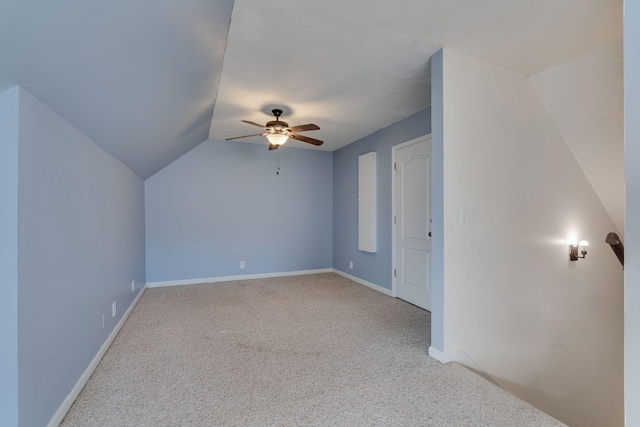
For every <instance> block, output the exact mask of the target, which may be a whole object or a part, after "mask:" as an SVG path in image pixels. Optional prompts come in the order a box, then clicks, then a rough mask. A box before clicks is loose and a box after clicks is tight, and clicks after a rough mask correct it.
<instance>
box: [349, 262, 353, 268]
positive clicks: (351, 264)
mask: <svg viewBox="0 0 640 427" xmlns="http://www.w3.org/2000/svg"><path fill="white" fill-rule="evenodd" d="M349 268H350V269H351V270H353V261H349Z"/></svg>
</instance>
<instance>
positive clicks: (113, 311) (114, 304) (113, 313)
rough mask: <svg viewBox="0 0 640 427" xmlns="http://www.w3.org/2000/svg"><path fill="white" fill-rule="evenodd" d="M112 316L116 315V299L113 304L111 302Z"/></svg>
mask: <svg viewBox="0 0 640 427" xmlns="http://www.w3.org/2000/svg"><path fill="white" fill-rule="evenodd" d="M111 317H116V302H115V301H114V302H113V304H111Z"/></svg>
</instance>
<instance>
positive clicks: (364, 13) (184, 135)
mask: <svg viewBox="0 0 640 427" xmlns="http://www.w3.org/2000/svg"><path fill="white" fill-rule="evenodd" d="M232 9H233V14H232ZM621 17H622V1H621V0H537V1H531V0H483V1H478V0H456V1H451V0H398V1H395V2H382V1H379V0H373V1H372V0H367V1H365V0H350V1H348V2H344V1H337V0H323V1H317V0H270V1H268V2H265V1H259V0H237V1H236V2H235V5H234V3H233V0H180V1H174V0H112V1H108V2H92V1H89V2H87V1H83V0H58V1H47V0H29V1H26V0H0V91H3V90H5V89H7V88H9V87H11V86H13V85H16V84H19V85H22V86H24V87H25V88H26V89H27V90H29V91H30V92H31V93H33V94H34V95H35V96H36V97H38V98H39V99H40V100H42V101H43V102H45V103H46V104H47V105H48V106H50V107H51V108H52V109H53V110H55V111H56V112H57V113H58V114H60V115H61V116H62V117H64V118H65V119H67V120H68V121H69V122H70V123H71V124H73V125H74V126H76V127H77V128H78V129H80V130H81V131H82V132H84V133H85V134H86V135H87V136H89V137H90V138H91V139H92V140H93V141H95V142H96V143H97V144H98V145H100V146H101V147H102V148H104V149H105V150H106V151H108V152H109V153H111V154H112V155H114V156H115V157H116V158H118V159H119V160H121V161H122V162H123V163H125V164H126V165H128V166H129V167H130V168H131V169H132V170H133V171H134V172H136V173H137V174H138V175H140V176H141V177H143V178H145V177H148V176H150V175H152V174H153V173H155V172H156V171H158V170H160V169H161V168H162V167H164V166H165V165H167V164H168V163H170V162H171V161H173V160H175V159H176V158H178V157H179V156H181V155H182V154H184V153H186V152H187V151H189V150H190V149H191V148H193V147H194V146H196V145H197V144H199V143H200V142H202V141H203V140H205V139H206V138H207V137H209V136H210V137H211V138H214V139H224V138H228V137H232V136H238V135H245V134H250V133H254V132H255V129H256V128H253V127H251V126H248V125H246V124H243V123H241V122H240V119H247V120H252V121H256V122H261V123H263V122H266V121H267V120H269V119H270V118H271V116H270V110H271V109H272V108H274V107H281V108H282V109H283V110H285V116H284V117H283V119H284V120H286V121H288V122H289V123H290V124H292V125H295V124H304V123H310V122H311V123H316V124H318V125H319V126H320V127H321V128H322V129H321V130H320V131H314V132H308V133H307V135H309V136H312V137H315V138H319V139H323V140H325V141H326V143H325V145H324V146H322V147H321V149H325V150H335V149H337V148H339V147H342V146H344V145H346V144H348V143H351V142H353V141H355V140H357V139H359V138H362V137H364V136H366V135H368V134H370V133H372V132H375V131H376V130H378V129H380V128H383V127H386V126H388V125H389V124H391V123H394V122H396V121H398V120H401V119H403V118H405V117H408V116H410V115H411V114H413V113H415V112H417V111H419V110H421V109H423V108H425V107H427V106H428V105H429V97H430V81H429V78H430V76H429V57H430V56H431V55H432V54H433V53H434V52H436V51H437V50H438V49H440V48H441V47H445V46H446V47H450V48H452V49H454V50H456V51H458V52H461V53H464V54H466V55H470V56H472V57H475V58H478V59H480V60H484V61H487V62H490V63H492V64H495V65H498V66H501V67H504V68H508V69H511V70H513V71H516V72H519V73H522V74H526V75H533V74H536V73H538V72H540V71H541V70H545V69H548V68H550V67H552V66H554V65H557V64H560V63H563V62H566V61H567V60H569V59H571V58H575V57H578V56H580V55H583V54H585V53H587V52H590V51H592V50H594V49H597V48H598V47H601V46H604V45H607V44H610V43H612V42H614V41H617V40H620V39H621V37H622V34H621ZM230 21H231V24H230ZM229 25H230V27H229ZM227 30H229V37H228V38H227ZM225 48H226V51H225ZM223 54H224V63H223ZM220 76H221V77H220ZM218 80H220V84H219V85H218ZM216 96H217V101H216ZM214 102H215V110H214ZM212 113H213V119H212ZM247 141H250V142H260V143H264V140H263V139H261V138H252V139H248V140H247ZM288 144H289V145H292V146H303V147H305V148H313V147H311V146H309V145H307V144H303V143H299V142H297V141H290V142H289V143H288Z"/></svg>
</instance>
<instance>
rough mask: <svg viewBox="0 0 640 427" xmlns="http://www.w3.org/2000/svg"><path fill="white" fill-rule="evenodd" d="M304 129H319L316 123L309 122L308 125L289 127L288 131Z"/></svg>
mask: <svg viewBox="0 0 640 427" xmlns="http://www.w3.org/2000/svg"><path fill="white" fill-rule="evenodd" d="M306 130H320V128H319V127H318V125H314V124H313V123H309V124H308V125H300V126H293V127H290V128H289V132H304V131H306Z"/></svg>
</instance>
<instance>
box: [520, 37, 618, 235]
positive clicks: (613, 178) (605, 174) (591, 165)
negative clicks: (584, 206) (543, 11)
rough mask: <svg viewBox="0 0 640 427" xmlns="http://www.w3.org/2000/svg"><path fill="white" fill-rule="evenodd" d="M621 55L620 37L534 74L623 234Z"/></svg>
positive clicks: (537, 83) (578, 157)
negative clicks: (613, 41) (606, 44)
mask: <svg viewBox="0 0 640 427" xmlns="http://www.w3.org/2000/svg"><path fill="white" fill-rule="evenodd" d="M622 61H623V60H622V42H621V41H620V42H616V43H613V44H610V45H608V46H604V47H602V48H600V49H597V50H595V51H594V52H591V53H589V54H587V55H584V56H581V57H579V58H575V59H573V60H571V61H568V62H566V63H564V64H561V65H558V66H556V67H553V68H551V69H549V70H546V71H544V72H542V73H540V74H537V75H535V76H533V77H532V80H533V82H534V85H535V86H536V88H537V89H538V93H539V94H540V97H541V98H542V100H543V102H544V103H545V105H546V106H547V109H548V110H549V112H550V113H551V116H552V117H553V119H554V121H555V122H556V125H557V126H558V128H559V129H560V131H561V132H562V134H563V135H564V137H565V139H566V140H567V143H568V144H569V146H570V147H571V149H572V150H573V153H574V154H575V156H576V158H577V159H578V161H579V162H580V164H581V165H582V168H583V169H584V171H585V173H586V175H587V177H588V178H589V180H590V181H591V184H592V185H593V188H594V189H595V191H596V193H597V194H598V196H599V197H600V200H601V201H602V204H603V205H604V207H605V209H606V210H607V212H608V213H609V216H610V217H611V219H612V220H613V222H614V224H615V225H616V227H617V228H618V231H619V232H620V233H621V234H622V232H624V94H623V62H622ZM612 231H613V230H612Z"/></svg>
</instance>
